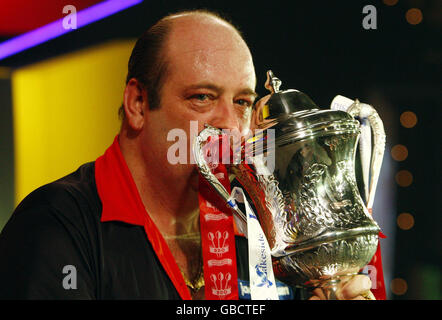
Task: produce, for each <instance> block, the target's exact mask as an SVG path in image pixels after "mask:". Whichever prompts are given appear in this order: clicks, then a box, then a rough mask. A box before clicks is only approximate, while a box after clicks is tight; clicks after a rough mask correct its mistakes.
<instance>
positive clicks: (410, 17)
mask: <svg viewBox="0 0 442 320" xmlns="http://www.w3.org/2000/svg"><path fill="white" fill-rule="evenodd" d="M405 19H407V22H408V23H409V24H412V25H416V24H419V23H421V22H422V19H423V15H422V11H421V10H420V9H417V8H411V9H408V10H407V13H406V14H405Z"/></svg>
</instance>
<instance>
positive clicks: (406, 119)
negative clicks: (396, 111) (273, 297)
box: [399, 111, 417, 129]
mask: <svg viewBox="0 0 442 320" xmlns="http://www.w3.org/2000/svg"><path fill="white" fill-rule="evenodd" d="M399 120H400V122H401V125H402V126H403V127H405V128H408V129H409V128H413V127H414V126H415V125H416V123H417V116H416V114H415V113H414V112H412V111H405V112H403V113H402V114H401V116H400V118H399Z"/></svg>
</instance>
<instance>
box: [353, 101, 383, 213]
mask: <svg viewBox="0 0 442 320" xmlns="http://www.w3.org/2000/svg"><path fill="white" fill-rule="evenodd" d="M347 112H348V113H350V114H351V115H352V116H353V117H359V118H360V119H362V120H361V122H362V128H361V132H362V135H363V136H362V139H361V142H360V151H361V158H362V167H363V174H364V181H366V183H367V182H368V180H370V184H369V189H368V197H367V198H366V201H367V204H366V205H367V208H368V209H371V208H372V207H373V201H374V196H375V192H376V186H377V183H378V180H379V174H380V172H381V166H382V160H383V158H384V150H385V130H384V124H383V123H382V120H381V118H380V117H379V114H378V113H377V112H376V110H375V109H374V108H373V107H372V106H371V105H369V104H366V103H360V102H359V100H358V99H356V100H355V101H354V102H353V104H352V105H351V106H350V107H349V108H348V109H347ZM365 119H367V120H368V123H369V127H368V126H367V125H364V121H366V120H365ZM364 126H365V128H364ZM370 127H371V129H372V130H373V147H372V146H371V130H370V129H368V128H370ZM371 151H372V152H371ZM371 153H373V155H371ZM370 156H371V164H370V170H369V171H368V170H367V168H364V167H365V166H364V162H365V163H368V162H369V161H370Z"/></svg>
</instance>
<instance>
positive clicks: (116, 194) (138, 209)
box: [95, 135, 192, 300]
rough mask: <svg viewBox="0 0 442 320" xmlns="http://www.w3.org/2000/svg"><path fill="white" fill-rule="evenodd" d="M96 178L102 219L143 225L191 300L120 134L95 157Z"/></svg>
mask: <svg viewBox="0 0 442 320" xmlns="http://www.w3.org/2000/svg"><path fill="white" fill-rule="evenodd" d="M95 182H96V185H97V191H98V195H99V197H100V199H101V203H102V204H103V211H102V214H101V221H102V222H106V221H122V222H126V223H129V224H133V225H139V226H143V227H144V230H145V232H146V234H147V237H148V239H149V241H150V243H151V244H152V247H153V249H154V250H155V253H156V255H157V257H158V259H159V260H160V262H161V264H162V266H163V268H164V270H165V271H166V272H167V274H168V276H169V278H170V280H171V281H172V283H173V285H174V286H175V288H176V289H177V291H178V293H179V294H180V296H181V298H182V299H184V300H191V299H192V297H191V296H190V293H189V290H188V288H187V286H186V284H185V282H184V279H183V276H182V275H181V271H180V269H179V267H178V265H177V263H176V262H175V259H174V257H173V255H172V253H171V252H170V250H169V247H168V246H167V243H166V241H165V240H164V238H163V236H162V235H161V233H160V231H159V230H158V228H157V227H156V226H155V224H154V222H153V221H152V219H151V218H150V216H149V214H148V213H147V211H146V209H145V208H144V205H143V202H142V201H141V197H140V194H139V193H138V189H137V187H136V185H135V182H134V180H133V178H132V174H131V173H130V171H129V168H128V166H127V164H126V161H125V159H124V157H123V154H122V153H121V150H120V144H119V142H118V135H117V136H116V137H115V139H114V142H113V143H112V145H111V146H110V147H109V148H108V149H107V150H106V152H105V153H104V155H102V156H101V157H99V158H98V159H97V160H96V161H95Z"/></svg>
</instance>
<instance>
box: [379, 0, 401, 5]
mask: <svg viewBox="0 0 442 320" xmlns="http://www.w3.org/2000/svg"><path fill="white" fill-rule="evenodd" d="M382 2H383V3H384V4H386V5H387V6H394V5H395V4H396V3H397V2H398V0H383V1H382Z"/></svg>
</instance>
